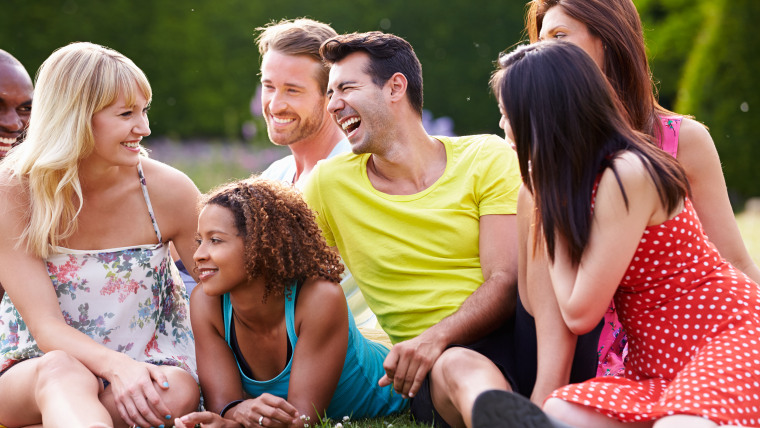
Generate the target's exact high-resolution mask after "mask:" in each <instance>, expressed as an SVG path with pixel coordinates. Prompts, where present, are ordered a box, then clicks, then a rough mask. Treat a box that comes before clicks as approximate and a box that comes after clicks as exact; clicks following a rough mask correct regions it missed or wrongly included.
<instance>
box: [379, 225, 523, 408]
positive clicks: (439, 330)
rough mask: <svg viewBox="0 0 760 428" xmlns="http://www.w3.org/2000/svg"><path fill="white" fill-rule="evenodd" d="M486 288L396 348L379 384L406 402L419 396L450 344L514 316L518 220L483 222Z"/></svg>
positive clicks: (470, 338) (480, 334) (474, 336)
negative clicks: (420, 389) (426, 378)
mask: <svg viewBox="0 0 760 428" xmlns="http://www.w3.org/2000/svg"><path fill="white" fill-rule="evenodd" d="M480 263H481V269H482V270H483V278H484V282H483V284H482V285H481V286H480V287H478V289H477V290H475V292H474V293H472V294H471V295H470V297H468V298H467V299H466V300H465V301H464V303H462V306H461V307H460V308H459V310H457V311H456V312H454V313H453V314H451V315H450V316H448V317H446V318H444V319H443V320H441V321H440V322H439V323H438V324H435V325H434V326H432V327H430V328H428V329H427V330H425V331H424V332H423V333H422V334H420V335H419V336H417V337H415V338H414V339H410V340H407V341H404V342H401V343H398V344H396V345H395V346H394V347H393V348H392V349H391V352H390V353H389V354H388V357H387V358H386V360H385V363H384V364H383V367H384V368H385V371H386V375H385V376H383V378H382V379H380V385H381V386H385V385H389V384H391V383H393V387H394V389H395V390H396V391H397V392H398V393H400V394H402V396H404V397H407V396H409V397H411V396H414V394H416V393H417V391H418V390H419V387H420V385H421V384H422V381H423V380H424V379H425V376H427V374H428V372H429V371H430V369H431V368H432V367H433V363H435V361H436V360H437V359H438V357H439V356H440V355H441V353H443V351H444V350H445V349H446V347H447V346H448V345H451V344H454V343H471V342H473V341H475V340H477V339H480V338H481V337H483V336H485V335H487V334H488V333H490V332H491V331H493V330H494V329H495V328H497V327H498V326H499V325H501V324H502V323H503V322H504V321H505V320H506V319H507V318H508V317H509V315H510V314H512V313H514V310H515V305H516V302H517V300H516V299H517V220H516V218H515V216H514V215H486V216H482V217H481V218H480Z"/></svg>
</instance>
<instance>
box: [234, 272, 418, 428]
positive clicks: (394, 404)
mask: <svg viewBox="0 0 760 428" xmlns="http://www.w3.org/2000/svg"><path fill="white" fill-rule="evenodd" d="M295 297H296V284H295V283H294V284H291V285H290V286H289V287H288V288H287V289H286V290H285V324H286V328H287V332H288V340H289V341H290V345H291V347H292V349H293V354H295V349H296V346H297V343H298V336H297V335H296V331H295V327H294V323H295V306H296V303H295ZM346 306H347V307H348V304H346ZM222 308H223V316H224V338H225V340H226V341H227V345H228V346H230V348H231V342H230V339H231V338H230V325H231V323H232V304H231V303H230V295H229V294H225V295H224V296H222ZM386 355H388V349H387V348H386V347H385V346H383V345H381V344H379V343H376V342H372V341H370V340H368V339H366V338H365V337H364V336H362V334H361V333H360V332H359V330H358V329H357V328H356V324H355V323H354V317H353V315H352V314H351V309H348V348H347V350H346V359H345V362H344V363H343V372H342V373H341V375H340V380H339V381H338V387H337V388H336V389H335V394H333V397H332V400H331V401H330V405H329V406H328V408H327V417H329V418H331V419H333V420H341V419H342V418H343V416H350V417H351V418H373V417H378V416H385V415H389V414H391V413H396V412H399V411H401V410H404V409H405V408H406V406H407V400H404V399H403V398H402V397H401V395H399V394H397V393H396V392H395V391H393V387H392V385H389V386H386V387H383V388H381V387H379V386H378V385H377V381H378V380H380V378H381V377H382V376H383V374H384V373H385V371H384V370H383V361H384V360H385V357H386ZM315 358H319V356H315ZM235 361H236V362H237V365H238V371H239V372H240V378H241V379H242V381H243V390H245V392H246V393H247V394H249V395H250V396H252V397H258V396H259V395H261V394H263V393H265V392H266V393H269V394H272V395H275V396H278V397H282V398H284V399H286V400H287V398H288V384H289V382H290V370H291V367H292V365H293V356H292V355H291V356H290V359H289V360H288V364H287V365H286V366H285V369H283V371H282V372H281V373H280V374H278V375H277V376H275V377H274V378H272V379H270V380H266V381H258V380H255V379H251V378H249V377H248V376H246V375H245V373H244V372H243V369H242V367H241V364H240V361H238V358H237V356H236V357H235Z"/></svg>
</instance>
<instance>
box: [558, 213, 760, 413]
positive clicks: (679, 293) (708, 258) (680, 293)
mask: <svg viewBox="0 0 760 428" xmlns="http://www.w3.org/2000/svg"><path fill="white" fill-rule="evenodd" d="M615 304H616V306H617V310H618V314H619V316H620V320H621V322H622V324H623V326H624V328H625V330H626V331H627V333H628V340H629V342H628V344H629V353H628V360H627V361H626V372H625V377H620V378H614V377H599V378H595V379H591V380H589V381H587V382H584V383H580V384H574V385H568V386H566V387H564V388H561V389H559V390H557V391H555V392H554V393H553V394H552V397H555V398H560V399H563V400H566V401H569V402H573V403H577V404H581V405H585V406H589V407H593V408H595V409H596V410H597V411H599V412H600V413H603V414H605V415H608V416H610V417H613V418H615V419H618V420H621V421H626V422H633V421H646V420H655V419H659V418H661V417H663V416H667V415H673V414H689V415H697V416H702V417H705V418H707V419H710V420H712V421H714V422H716V423H718V424H720V425H726V424H731V425H740V426H755V427H757V426H760V287H758V285H757V284H755V283H754V282H752V281H751V280H750V279H749V278H748V277H747V276H746V275H744V274H743V273H741V272H740V271H739V270H737V269H736V268H734V267H733V266H731V265H730V264H728V262H726V261H725V260H723V259H722V258H721V256H720V254H718V251H717V250H716V249H715V247H714V246H713V244H712V243H710V242H709V241H708V240H707V237H706V236H705V235H704V232H703V231H702V225H701V224H700V223H699V220H698V219H697V216H696V213H695V212H694V208H693V206H692V205H691V202H690V201H689V200H688V199H686V201H685V206H684V210H683V212H681V213H680V214H678V215H677V216H675V217H674V218H672V219H670V220H668V221H666V222H664V223H662V224H660V225H657V226H651V227H648V228H647V229H646V231H645V232H644V235H643V236H642V237H641V242H640V243H639V247H638V249H637V250H636V254H635V256H634V259H633V260H632V261H631V264H630V266H629V268H628V270H627V272H626V274H625V276H624V277H623V280H622V282H621V284H620V286H619V287H618V290H617V292H616V293H615Z"/></svg>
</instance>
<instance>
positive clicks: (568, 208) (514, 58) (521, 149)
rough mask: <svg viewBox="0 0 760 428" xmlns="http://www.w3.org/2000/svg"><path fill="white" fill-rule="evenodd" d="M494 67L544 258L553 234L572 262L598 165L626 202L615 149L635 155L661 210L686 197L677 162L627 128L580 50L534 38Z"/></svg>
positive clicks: (585, 230) (587, 225) (584, 233)
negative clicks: (560, 239) (565, 244)
mask: <svg viewBox="0 0 760 428" xmlns="http://www.w3.org/2000/svg"><path fill="white" fill-rule="evenodd" d="M499 65H500V67H502V70H501V71H500V72H498V73H497V76H498V77H497V78H495V79H494V81H495V82H498V83H499V84H500V85H499V86H498V88H497V93H496V96H497V97H498V99H499V100H501V103H502V106H503V107H504V110H505V113H506V115H507V119H508V120H509V123H510V125H511V127H512V132H513V134H514V138H515V145H516V146H517V155H518V158H519V163H520V173H521V175H522V178H523V182H524V183H525V186H526V187H527V188H528V190H530V192H531V193H532V194H533V198H534V201H535V206H536V213H535V215H536V217H537V218H536V223H537V224H539V225H540V226H541V227H540V229H541V230H542V231H543V234H544V238H545V242H546V245H547V249H548V251H549V256H550V257H551V259H552V260H554V247H555V233H558V234H559V235H561V236H562V237H564V238H565V239H566V240H567V242H568V245H569V247H570V256H571V259H572V261H573V263H576V264H577V263H578V262H580V259H581V256H582V254H583V250H584V249H585V247H586V244H587V243H588V238H589V233H590V230H591V221H592V216H591V213H592V208H591V202H592V201H591V194H592V191H593V189H594V185H595V183H596V180H597V177H598V176H599V174H600V173H601V172H602V171H603V170H604V169H605V168H612V170H613V172H614V174H615V177H616V178H617V180H618V185H619V186H620V190H621V191H622V192H623V197H624V200H625V203H626V207H627V205H628V197H627V195H626V193H625V189H624V188H623V185H622V183H621V182H620V178H619V177H618V174H617V171H616V169H615V165H614V163H613V160H614V159H615V157H616V156H618V155H619V154H621V153H622V152H623V151H630V152H633V153H635V154H636V155H638V156H639V157H640V158H641V159H642V161H643V163H644V165H645V166H646V168H647V170H648V172H649V175H650V176H651V177H652V180H653V181H654V183H655V185H656V188H657V191H658V193H659V197H660V201H661V202H662V204H663V206H665V207H667V209H668V211H673V210H674V209H675V208H676V207H677V206H678V205H679V203H680V201H681V199H682V198H683V197H684V196H686V195H687V194H688V183H687V181H686V175H685V173H684V172H683V169H682V168H681V166H680V165H679V164H678V163H677V162H676V161H675V159H673V158H672V157H671V156H669V155H667V154H666V153H665V152H663V151H662V150H660V149H658V148H656V147H655V146H654V145H652V144H651V143H649V142H648V141H647V138H648V137H647V136H646V135H644V134H642V133H640V132H638V131H635V130H633V129H632V128H631V126H630V125H629V124H628V122H627V121H626V119H625V117H624V115H623V114H622V113H621V105H620V101H619V100H618V98H617V97H616V96H615V95H614V92H613V89H612V88H611V86H610V84H609V82H608V81H607V79H606V78H605V77H604V76H603V75H602V73H601V72H600V70H599V68H598V67H597V65H596V64H595V63H594V61H593V60H592V59H591V57H589V56H588V55H587V54H586V53H585V52H584V51H583V50H582V49H581V48H579V47H577V46H575V45H573V44H570V43H566V42H558V41H550V42H539V43H535V44H532V45H528V46H523V47H519V48H518V49H517V50H515V51H514V52H512V53H511V54H509V55H506V56H503V57H501V58H500V60H499ZM538 229H539V228H536V233H539V231H538Z"/></svg>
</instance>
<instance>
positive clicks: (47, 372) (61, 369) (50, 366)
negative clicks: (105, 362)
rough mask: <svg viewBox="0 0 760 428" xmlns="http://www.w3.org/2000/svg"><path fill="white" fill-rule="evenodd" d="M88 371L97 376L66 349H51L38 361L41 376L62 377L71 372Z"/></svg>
mask: <svg viewBox="0 0 760 428" xmlns="http://www.w3.org/2000/svg"><path fill="white" fill-rule="evenodd" d="M82 373H86V374H89V375H92V376H93V377H95V375H93V374H92V372H90V370H89V369H88V368H87V367H85V365H84V364H82V363H81V362H80V361H79V360H77V359H76V358H74V357H72V356H71V355H69V354H68V353H66V352H65V351H58V350H56V351H50V352H47V353H45V355H43V356H41V357H40V359H39V361H38V363H37V374H38V375H39V376H40V377H43V378H45V377H50V378H60V377H68V376H70V375H71V374H82Z"/></svg>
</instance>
